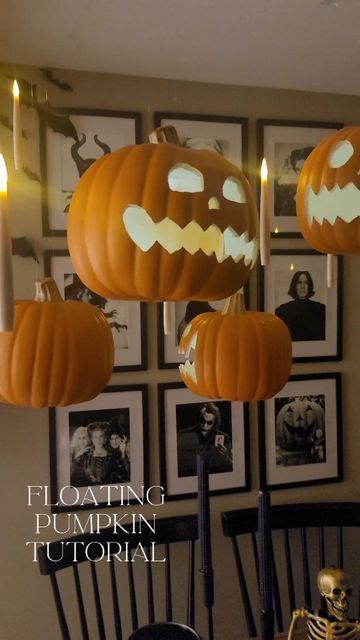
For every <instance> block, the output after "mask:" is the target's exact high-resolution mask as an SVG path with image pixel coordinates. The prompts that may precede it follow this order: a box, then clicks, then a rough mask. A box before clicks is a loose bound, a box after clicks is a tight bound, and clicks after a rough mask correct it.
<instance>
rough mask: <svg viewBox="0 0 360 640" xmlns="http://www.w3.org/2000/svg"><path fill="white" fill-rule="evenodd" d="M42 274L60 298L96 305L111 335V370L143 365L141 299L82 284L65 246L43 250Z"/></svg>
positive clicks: (144, 334)
mask: <svg viewBox="0 0 360 640" xmlns="http://www.w3.org/2000/svg"><path fill="white" fill-rule="evenodd" d="M44 269H45V275H47V276H52V277H53V278H54V280H55V282H56V284H57V286H58V288H59V291H60V293H61V295H62V296H63V298H64V300H81V301H83V302H89V303H90V304H93V305H95V306H97V307H99V308H100V309H101V310H102V311H103V313H104V314H105V316H106V318H107V321H108V323H109V325H110V327H111V332H112V335H113V338H114V349H115V359H114V371H135V370H144V369H147V344H146V325H147V321H146V304H145V302H137V301H134V302H133V301H131V302H129V301H127V300H110V299H109V298H104V297H102V296H100V295H98V294H97V293H95V292H94V291H91V289H89V288H88V287H86V286H85V285H84V284H83V283H82V281H81V280H80V278H79V276H78V275H77V274H76V273H75V269H74V266H73V263H72V261H71V258H70V254H69V252H68V251H66V250H54V251H45V252H44Z"/></svg>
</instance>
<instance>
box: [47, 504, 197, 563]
mask: <svg viewBox="0 0 360 640" xmlns="http://www.w3.org/2000/svg"><path fill="white" fill-rule="evenodd" d="M119 519H120V517H119ZM149 521H150V518H149ZM150 522H151V528H150V527H148V526H147V525H146V523H144V522H142V523H141V531H138V530H137V531H136V532H135V533H133V532H132V526H131V523H130V526H129V523H127V524H126V523H125V522H123V521H121V524H122V526H123V527H124V528H126V527H128V530H127V531H124V530H122V529H120V528H119V527H115V526H111V527H105V528H103V529H100V530H99V532H94V533H81V534H78V535H73V536H69V537H67V538H62V539H61V540H56V541H54V542H49V543H47V544H45V545H43V546H41V547H39V549H38V560H39V568H40V573H41V574H43V575H48V574H51V573H54V572H55V571H59V570H60V569H64V568H66V567H69V566H72V565H73V563H74V549H75V548H76V562H77V563H80V562H85V561H88V560H89V557H88V554H87V550H90V547H91V558H92V559H93V558H96V557H100V556H101V554H102V549H105V548H106V550H107V551H106V553H109V555H115V554H117V553H120V549H119V545H121V548H122V550H125V549H128V550H132V549H136V547H137V546H138V544H139V543H141V545H142V546H143V547H144V548H145V547H146V546H148V545H151V544H152V543H154V544H167V543H169V544H172V543H174V542H187V541H189V540H197V539H198V537H199V534H198V518H197V515H196V514H194V515H183V516H175V517H167V518H159V519H155V521H154V522H153V521H152V520H151V521H150ZM152 529H155V532H154V530H152ZM76 543H79V544H76ZM92 543H98V544H92ZM107 543H118V544H113V545H112V544H110V545H108V544H107ZM89 545H90V547H89ZM54 558H56V559H57V560H56V561H54V560H53V559H54Z"/></svg>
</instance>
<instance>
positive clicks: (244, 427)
mask: <svg viewBox="0 0 360 640" xmlns="http://www.w3.org/2000/svg"><path fill="white" fill-rule="evenodd" d="M158 403H159V442H160V484H161V486H162V487H163V488H164V490H165V499H166V501H169V500H180V499H187V498H194V497H195V496H196V495H197V475H196V462H195V460H196V451H197V447H196V446H195V447H194V448H191V449H190V455H188V454H187V451H188V449H186V450H185V449H184V448H183V447H182V446H181V449H180V447H179V446H178V445H179V439H178V433H179V432H180V431H182V433H183V436H182V438H183V439H184V437H185V441H186V442H185V445H184V446H185V447H188V446H190V445H189V442H188V438H189V436H190V440H191V443H190V444H194V443H193V440H194V432H193V430H192V429H190V430H189V429H186V430H185V431H186V433H185V432H184V431H183V430H181V429H179V422H180V421H182V420H183V419H186V418H188V419H190V420H191V418H194V413H198V412H199V410H200V408H201V406H202V405H206V404H207V403H214V404H215V405H216V406H217V408H218V409H217V411H218V412H220V416H221V420H222V428H221V429H220V431H222V434H219V435H220V438H221V442H218V441H217V439H216V438H217V436H215V443H214V449H215V448H216V447H217V446H220V445H222V446H224V450H223V453H224V454H225V458H226V461H225V463H224V467H222V466H221V465H222V464H223V460H225V458H224V459H223V460H219V459H217V452H215V450H211V452H210V455H211V456H212V455H213V454H214V458H213V460H212V459H211V458H210V459H209V461H208V464H209V472H210V475H209V488H210V494H211V495H220V494H227V493H239V492H245V491H250V455H249V451H250V443H249V407H248V404H246V403H242V402H228V401H225V400H213V399H207V398H202V397H200V396H196V395H194V394H193V393H192V392H191V391H190V390H189V389H187V387H186V386H185V385H184V384H183V383H181V382H180V383H178V382H169V383H161V384H159V385H158ZM235 422H236V425H235ZM192 424H193V423H192ZM233 425H234V428H233ZM190 426H191V425H190ZM190 431H191V433H190ZM195 439H196V438H195ZM231 447H232V458H231V462H230V463H229V460H228V453H229V448H231ZM179 452H181V454H182V455H181V458H180V457H179V455H178V454H179ZM218 464H219V465H220V466H216V465H218ZM212 465H215V466H213V470H212ZM185 467H186V468H185ZM215 468H216V469H217V471H216V472H214V469H215ZM222 468H223V471H222V470H221V469H222ZM179 470H180V472H179Z"/></svg>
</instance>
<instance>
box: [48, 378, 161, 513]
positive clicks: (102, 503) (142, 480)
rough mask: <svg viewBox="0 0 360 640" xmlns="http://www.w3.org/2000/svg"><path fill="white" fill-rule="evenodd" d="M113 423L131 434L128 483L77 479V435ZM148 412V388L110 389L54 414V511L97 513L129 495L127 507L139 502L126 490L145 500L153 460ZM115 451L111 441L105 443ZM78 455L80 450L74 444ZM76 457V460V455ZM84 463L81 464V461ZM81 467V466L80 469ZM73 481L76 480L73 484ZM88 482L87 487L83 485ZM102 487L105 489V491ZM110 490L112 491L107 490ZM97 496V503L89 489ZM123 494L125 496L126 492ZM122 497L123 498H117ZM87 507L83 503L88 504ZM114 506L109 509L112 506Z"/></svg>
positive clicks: (52, 411) (51, 441)
mask: <svg viewBox="0 0 360 640" xmlns="http://www.w3.org/2000/svg"><path fill="white" fill-rule="evenodd" d="M103 421H105V422H110V423H111V424H112V426H116V428H117V429H119V428H120V429H121V428H122V429H123V431H126V433H127V432H128V433H127V445H126V450H127V453H128V458H129V467H130V468H129V470H128V474H129V475H128V477H129V479H125V480H124V482H120V481H117V482H115V483H114V482H107V481H106V477H105V480H104V481H103V482H98V483H96V482H95V483H94V482H93V481H90V480H89V481H87V480H86V477H85V480H84V479H83V478H82V479H81V480H80V481H79V480H77V477H78V475H79V474H78V471H77V470H76V469H75V470H74V468H72V463H71V456H72V452H71V449H72V442H71V441H72V439H73V437H74V438H75V436H76V434H75V431H76V429H77V428H78V426H80V428H83V427H86V429H87V427H88V425H89V424H91V423H93V422H103ZM148 431H149V408H148V387H147V385H145V384H136V385H135V384H134V385H113V386H108V387H106V388H105V389H104V391H103V392H102V393H101V394H99V395H98V396H97V397H96V398H94V399H93V400H90V401H88V402H82V403H80V404H75V405H70V406H68V407H56V408H54V407H52V408H50V409H49V436H50V437H49V444H50V483H51V484H50V495H51V505H50V506H51V512H52V513H57V512H62V511H67V512H68V511H69V512H70V511H78V510H85V509H98V508H105V507H110V506H119V505H120V506H122V505H123V504H124V495H126V496H128V495H129V496H131V497H130V498H129V500H127V499H126V504H134V503H138V500H137V499H136V497H134V495H133V494H132V492H131V491H130V493H129V494H127V487H131V489H132V490H133V491H134V492H135V494H136V495H139V496H140V495H141V494H142V491H143V490H144V488H145V490H146V488H147V486H148V481H149V460H148ZM105 446H106V448H107V449H109V448H110V445H109V443H108V442H106V443H105ZM74 451H75V445H74ZM73 457H74V455H73ZM79 459H80V464H82V462H81V457H80V458H79ZM77 466H78V465H77ZM74 477H75V478H76V479H75V480H74ZM86 481H87V484H84V482H86ZM101 487H105V489H102V488H101ZM106 487H111V489H109V490H107V489H106ZM89 488H90V489H91V490H92V492H93V495H94V496H95V499H96V503H95V504H94V502H93V501H92V500H91V499H90V498H89V497H88V498H87V499H86V498H85V496H86V494H87V493H89V492H88V489H89ZM122 492H123V494H122V495H121V493H122ZM119 495H120V498H117V497H118V496H119ZM83 502H84V503H83ZM109 502H110V504H109Z"/></svg>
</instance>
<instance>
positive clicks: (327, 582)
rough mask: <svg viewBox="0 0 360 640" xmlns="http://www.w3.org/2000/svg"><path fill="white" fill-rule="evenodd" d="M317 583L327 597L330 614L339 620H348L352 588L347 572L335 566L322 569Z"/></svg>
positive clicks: (322, 593)
mask: <svg viewBox="0 0 360 640" xmlns="http://www.w3.org/2000/svg"><path fill="white" fill-rule="evenodd" d="M317 583H318V588H319V591H320V593H321V595H322V596H324V598H325V601H326V606H327V610H328V613H329V615H331V616H334V617H335V618H336V619H337V620H341V621H344V620H347V614H348V611H349V605H350V603H349V598H350V596H351V593H352V589H351V588H350V587H349V580H348V577H347V575H346V574H345V572H344V571H343V570H342V569H336V568H335V567H329V568H326V569H321V571H319V573H318V576H317Z"/></svg>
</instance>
